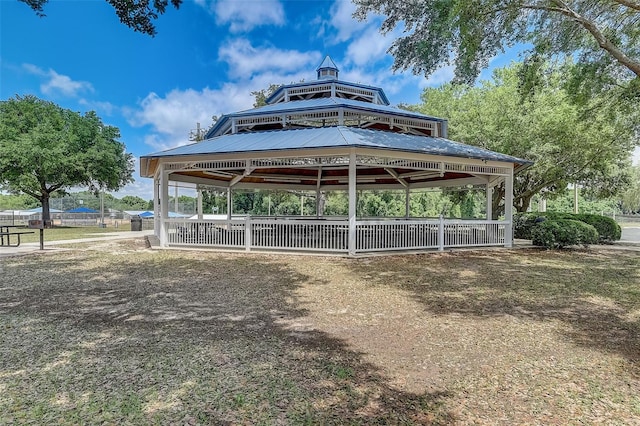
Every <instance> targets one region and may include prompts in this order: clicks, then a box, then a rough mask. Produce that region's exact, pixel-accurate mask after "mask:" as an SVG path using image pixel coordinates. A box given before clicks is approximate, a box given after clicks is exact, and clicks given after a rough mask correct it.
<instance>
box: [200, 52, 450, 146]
mask: <svg viewBox="0 0 640 426" xmlns="http://www.w3.org/2000/svg"><path fill="white" fill-rule="evenodd" d="M316 71H317V73H318V80H315V81H309V82H300V83H294V84H288V85H283V86H280V87H279V88H278V89H277V90H276V91H275V92H273V93H272V94H271V96H269V97H268V98H267V99H266V104H267V105H265V106H262V107H258V108H253V109H250V110H245V111H239V112H235V113H231V114H225V115H223V116H222V117H220V119H219V120H218V121H217V122H216V124H215V125H214V126H213V127H212V128H211V129H210V130H209V131H208V132H207V135H206V139H209V138H213V137H216V136H221V135H225V134H235V133H241V132H259V131H266V130H286V129H300V128H310V127H330V126H348V127H360V128H369V129H375V130H381V131H391V132H396V133H407V134H414V135H422V136H434V137H445V138H446V137H447V123H446V120H444V119H440V118H435V117H429V116H426V115H424V114H420V113H417V112H413V111H409V110H404V109H400V108H396V107H392V106H389V100H388V99H387V96H386V95H385V93H384V91H383V90H382V89H381V88H379V87H373V86H367V85H364V84H360V83H351V82H346V81H341V80H339V79H338V72H339V71H338V67H337V66H336V65H335V63H334V62H333V60H332V59H331V58H330V57H329V56H327V57H325V59H324V61H323V62H322V64H321V65H320V66H319V67H318V68H317V70H316Z"/></svg>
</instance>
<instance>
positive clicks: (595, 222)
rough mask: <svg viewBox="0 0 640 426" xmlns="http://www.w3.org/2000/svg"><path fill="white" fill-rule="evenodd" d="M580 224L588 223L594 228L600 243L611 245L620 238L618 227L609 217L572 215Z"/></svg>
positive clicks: (620, 231) (620, 232)
mask: <svg viewBox="0 0 640 426" xmlns="http://www.w3.org/2000/svg"><path fill="white" fill-rule="evenodd" d="M574 216H575V218H576V219H577V220H579V221H580V222H584V223H588V224H589V225H591V226H593V227H594V228H596V231H598V235H599V237H600V242H603V243H611V242H613V241H617V240H619V239H620V237H621V236H622V229H620V225H618V223H617V222H616V221H615V220H613V219H611V218H610V217H606V216H600V215H599V214H577V215H574Z"/></svg>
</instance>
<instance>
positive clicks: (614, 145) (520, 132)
mask: <svg viewBox="0 0 640 426" xmlns="http://www.w3.org/2000/svg"><path fill="white" fill-rule="evenodd" d="M520 67H521V65H519V64H514V65H512V66H511V67H509V68H505V69H499V70H497V71H496V72H495V73H494V77H493V80H492V81H484V82H482V83H481V84H480V85H479V86H477V87H469V86H464V85H452V84H446V85H444V86H442V87H440V88H437V89H426V90H425V92H424V93H423V95H422V100H423V104H422V105H420V106H419V108H418V109H419V110H420V111H421V112H424V113H426V114H429V115H435V116H440V117H447V118H448V119H449V134H450V136H451V138H452V139H455V140H459V141H461V142H464V143H467V144H470V145H476V146H480V147H483V148H487V149H490V150H493V151H498V152H503V153H506V154H510V155H514V156H517V157H520V158H526V159H528V160H532V161H534V162H535V165H534V166H533V167H530V168H529V169H527V170H525V171H523V172H521V173H519V174H518V175H517V176H516V179H515V183H514V193H515V196H514V205H515V207H516V209H517V210H518V211H526V210H527V208H528V207H529V203H530V201H531V199H532V197H533V196H534V195H536V194H538V193H540V192H543V193H544V194H545V196H546V197H548V198H553V197H554V196H556V195H558V194H562V193H563V192H564V191H566V188H567V184H568V183H571V182H578V183H581V184H582V185H583V186H584V187H585V188H589V189H590V190H591V193H592V194H595V195H599V196H602V197H606V196H609V195H612V194H615V193H617V192H619V191H620V190H622V189H623V188H624V187H626V185H627V183H628V174H627V173H626V172H625V170H626V169H627V167H628V163H629V157H630V154H631V151H632V150H633V148H634V146H635V145H636V144H637V142H638V141H637V133H636V132H635V129H634V127H633V126H630V125H629V123H628V121H627V119H626V117H623V116H616V115H615V114H610V113H609V112H610V111H609V110H607V109H601V108H591V104H587V105H582V104H575V103H573V102H571V99H570V97H569V95H568V94H567V93H566V91H565V90H564V89H563V81H562V79H561V78H560V73H558V72H553V70H550V72H549V73H548V75H547V78H546V80H545V81H544V85H541V86H540V88H539V89H538V90H537V91H536V92H535V93H534V94H533V95H532V96H530V97H527V98H524V99H523V98H522V97H521V96H519V95H518V83H519V78H518V72H519V70H520ZM594 102H595V100H594ZM503 194H504V187H503V186H499V187H497V188H496V190H494V200H493V211H494V217H497V215H498V214H500V213H501V212H502V211H503V208H504V206H501V205H500V201H501V200H502V198H503Z"/></svg>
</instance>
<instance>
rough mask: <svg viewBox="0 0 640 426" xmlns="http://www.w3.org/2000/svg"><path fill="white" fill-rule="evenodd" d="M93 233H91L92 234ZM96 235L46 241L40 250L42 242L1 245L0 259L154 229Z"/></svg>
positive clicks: (140, 234)
mask: <svg viewBox="0 0 640 426" xmlns="http://www.w3.org/2000/svg"><path fill="white" fill-rule="evenodd" d="M90 235H91V234H90ZM93 235H95V237H93V236H90V237H86V238H78V239H75V240H59V241H45V242H44V250H40V243H39V242H37V243H22V244H20V245H19V246H18V247H0V259H1V258H3V257H10V256H20V255H25V254H31V253H50V252H54V251H60V250H65V248H64V247H61V246H64V245H65V244H78V243H92V242H100V241H111V240H128V239H132V238H140V237H146V236H147V235H153V231H152V230H149V231H140V232H131V231H123V232H109V233H107V234H93Z"/></svg>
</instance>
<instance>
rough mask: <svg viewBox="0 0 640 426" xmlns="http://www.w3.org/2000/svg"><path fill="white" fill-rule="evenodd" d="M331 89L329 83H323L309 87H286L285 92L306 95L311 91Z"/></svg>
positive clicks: (290, 94) (317, 91)
mask: <svg viewBox="0 0 640 426" xmlns="http://www.w3.org/2000/svg"><path fill="white" fill-rule="evenodd" d="M330 90H331V85H330V84H325V85H323V86H311V87H300V88H295V89H288V90H287V92H288V93H289V96H300V95H308V94H311V93H320V92H328V91H330Z"/></svg>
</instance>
